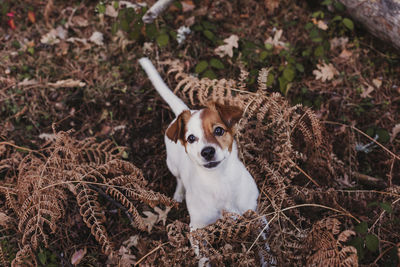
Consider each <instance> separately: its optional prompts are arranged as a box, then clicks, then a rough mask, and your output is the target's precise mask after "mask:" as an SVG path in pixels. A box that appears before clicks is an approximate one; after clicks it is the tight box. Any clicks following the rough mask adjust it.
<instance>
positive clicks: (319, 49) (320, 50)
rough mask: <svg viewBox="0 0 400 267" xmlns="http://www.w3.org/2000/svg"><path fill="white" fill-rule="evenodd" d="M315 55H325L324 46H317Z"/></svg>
mask: <svg viewBox="0 0 400 267" xmlns="http://www.w3.org/2000/svg"><path fill="white" fill-rule="evenodd" d="M314 55H315V56H316V57H322V56H323V55H324V47H323V46H322V45H319V46H317V48H315V50H314Z"/></svg>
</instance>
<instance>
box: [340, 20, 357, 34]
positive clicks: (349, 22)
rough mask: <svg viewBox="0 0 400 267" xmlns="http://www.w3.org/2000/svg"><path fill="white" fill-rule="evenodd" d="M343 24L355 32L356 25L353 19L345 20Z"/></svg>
mask: <svg viewBox="0 0 400 267" xmlns="http://www.w3.org/2000/svg"><path fill="white" fill-rule="evenodd" d="M342 22H343V24H344V26H346V27H347V28H348V29H349V30H351V31H352V30H354V23H353V21H352V20H351V19H348V18H344V19H343V20H342Z"/></svg>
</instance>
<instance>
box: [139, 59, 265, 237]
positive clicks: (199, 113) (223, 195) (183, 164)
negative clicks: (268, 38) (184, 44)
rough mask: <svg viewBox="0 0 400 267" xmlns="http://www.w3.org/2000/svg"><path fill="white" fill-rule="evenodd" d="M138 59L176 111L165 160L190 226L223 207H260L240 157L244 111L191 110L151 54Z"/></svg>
mask: <svg viewBox="0 0 400 267" xmlns="http://www.w3.org/2000/svg"><path fill="white" fill-rule="evenodd" d="M139 63H140V64H141V66H142V68H143V69H144V70H145V72H146V73H147V75H148V76H149V79H150V80H151V82H152V83H153V85H154V87H155V88H156V90H157V91H158V93H159V94H160V95H161V97H162V98H163V99H164V100H165V101H166V102H167V104H168V105H169V106H170V107H171V109H172V110H173V112H174V113H175V116H176V118H175V119H174V120H173V121H172V122H171V124H170V125H169V127H168V129H167V130H166V133H165V145H166V150H167V165H168V168H169V170H170V171H171V173H172V174H173V175H174V176H175V177H176V180H177V187H176V191H175V194H174V199H175V200H176V201H178V202H182V200H183V199H185V198H186V206H187V208H188V211H189V215H190V228H191V230H194V229H197V228H203V227H205V226H207V225H209V224H211V223H214V222H215V221H216V220H218V219H219V218H220V217H221V214H222V211H223V210H226V211H228V212H234V213H238V214H240V215H242V214H243V213H244V212H245V211H247V210H249V209H251V210H256V208H257V198H258V189H257V185H256V183H255V182H254V179H253V177H252V176H251V175H250V173H249V172H248V171H247V169H246V168H245V166H244V165H243V163H242V162H241V161H240V159H239V157H238V149H237V145H236V142H235V139H234V134H235V130H234V125H235V124H236V123H237V122H238V121H239V120H240V118H241V116H242V110H240V109H239V108H237V107H234V106H228V105H221V104H218V103H211V104H209V105H208V106H207V107H205V108H203V109H200V110H190V109H189V108H188V107H187V106H186V105H185V104H184V103H183V101H182V100H181V99H179V98H178V97H177V96H176V95H175V94H174V93H173V92H172V91H171V90H170V89H169V88H168V87H167V85H166V84H165V83H164V82H163V80H162V79H161V77H160V75H159V74H158V72H157V70H156V69H155V68H154V66H153V64H152V63H151V61H150V60H149V59H148V58H141V59H140V60H139Z"/></svg>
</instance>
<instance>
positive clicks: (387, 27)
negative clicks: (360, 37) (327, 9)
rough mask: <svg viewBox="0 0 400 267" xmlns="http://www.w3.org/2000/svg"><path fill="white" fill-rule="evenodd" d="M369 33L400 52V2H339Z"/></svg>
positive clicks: (348, 0) (340, 0) (370, 0)
mask: <svg viewBox="0 0 400 267" xmlns="http://www.w3.org/2000/svg"><path fill="white" fill-rule="evenodd" d="M339 2H341V3H342V4H343V5H344V6H346V8H347V11H348V13H349V15H350V16H352V17H353V18H354V19H355V20H357V21H359V22H360V23H362V24H363V25H364V26H365V27H366V28H367V30H368V31H370V32H371V33H372V34H373V35H375V36H376V37H378V38H379V39H381V40H383V41H388V42H390V43H391V44H392V45H393V46H394V47H395V48H397V49H399V50H400V0H339Z"/></svg>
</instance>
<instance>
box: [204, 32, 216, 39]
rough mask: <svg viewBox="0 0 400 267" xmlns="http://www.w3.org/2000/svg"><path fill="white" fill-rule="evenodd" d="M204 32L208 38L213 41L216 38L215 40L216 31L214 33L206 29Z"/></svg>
mask: <svg viewBox="0 0 400 267" xmlns="http://www.w3.org/2000/svg"><path fill="white" fill-rule="evenodd" d="M203 34H204V36H205V37H206V38H207V39H209V40H211V41H214V40H215V35H214V33H212V31H209V30H204V31H203Z"/></svg>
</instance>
